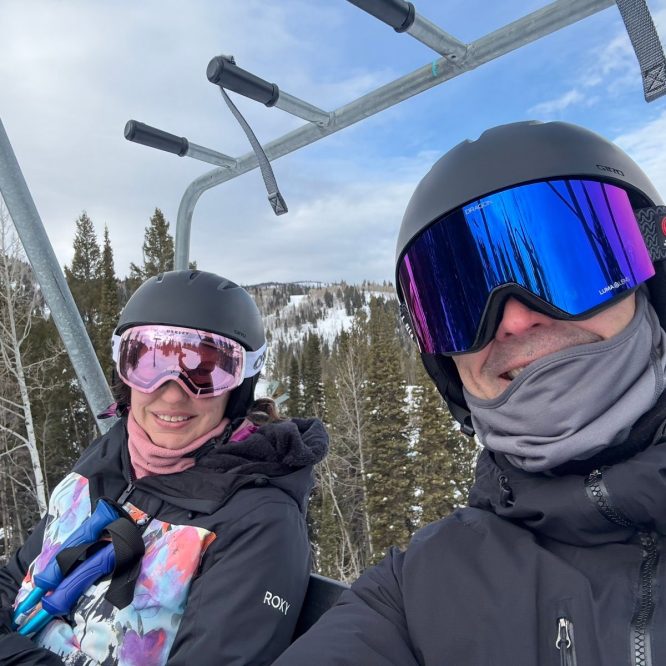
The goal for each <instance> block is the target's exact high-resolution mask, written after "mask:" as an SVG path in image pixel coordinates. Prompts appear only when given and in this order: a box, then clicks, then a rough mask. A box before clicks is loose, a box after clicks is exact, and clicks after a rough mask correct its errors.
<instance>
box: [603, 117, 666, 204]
mask: <svg viewBox="0 0 666 666" xmlns="http://www.w3.org/2000/svg"><path fill="white" fill-rule="evenodd" d="M664 137H666V111H662V113H661V114H660V115H659V116H657V117H656V118H654V119H653V120H651V121H650V122H648V123H647V124H645V125H643V126H642V127H638V128H636V129H633V130H632V131H630V132H627V133H626V134H622V135H620V136H618V137H616V138H615V139H614V140H615V143H617V144H618V145H619V146H620V147H621V148H623V149H624V150H626V151H627V153H628V154H629V155H630V156H631V157H632V158H633V159H634V160H635V161H636V162H637V163H638V165H639V166H640V167H641V168H642V169H643V171H645V173H646V174H647V176H648V177H649V178H650V180H652V183H653V184H654V186H655V187H656V188H657V190H658V192H659V193H660V194H661V196H662V197H663V198H666V151H664Z"/></svg>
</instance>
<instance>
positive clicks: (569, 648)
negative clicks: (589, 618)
mask: <svg viewBox="0 0 666 666" xmlns="http://www.w3.org/2000/svg"><path fill="white" fill-rule="evenodd" d="M573 638H574V637H573V624H572V623H571V620H568V619H567V618H566V617H560V618H558V620H557V638H556V639H555V647H556V648H557V649H558V650H559V651H560V666H576V647H575V646H574V641H573Z"/></svg>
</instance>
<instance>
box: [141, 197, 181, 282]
mask: <svg viewBox="0 0 666 666" xmlns="http://www.w3.org/2000/svg"><path fill="white" fill-rule="evenodd" d="M142 249H143V266H142V267H139V266H137V265H136V264H134V263H132V264H130V277H131V278H132V279H133V280H134V281H135V285H136V286H135V288H136V287H137V286H138V285H139V284H140V283H141V282H143V281H144V280H147V279H148V278H149V277H152V276H153V275H157V274H158V273H162V272H163V271H171V270H173V260H174V242H173V237H172V236H171V234H170V233H169V222H167V220H166V219H165V217H164V214H163V213H162V211H161V210H160V209H159V208H155V212H154V213H153V215H152V217H151V218H150V222H149V223H148V226H147V227H146V231H145V234H144V239H143V248H142Z"/></svg>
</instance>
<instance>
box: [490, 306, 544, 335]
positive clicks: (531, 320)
mask: <svg viewBox="0 0 666 666" xmlns="http://www.w3.org/2000/svg"><path fill="white" fill-rule="evenodd" d="M552 321H553V320H552V319H551V318H550V317H549V316H548V315H545V314H541V313H540V312H535V311H534V310H532V309H530V308H529V307H527V306H526V305H524V304H523V303H521V302H520V301H519V300H517V299H515V298H509V300H508V301H507V302H506V303H505V304H504V313H503V315H502V319H501V321H500V324H499V326H498V327H497V333H495V339H496V340H500V341H505V340H507V339H508V338H510V337H513V336H515V335H523V334H524V333H527V332H528V331H529V330H531V329H533V328H535V327H537V326H548V325H549V324H550V323H551V322H552Z"/></svg>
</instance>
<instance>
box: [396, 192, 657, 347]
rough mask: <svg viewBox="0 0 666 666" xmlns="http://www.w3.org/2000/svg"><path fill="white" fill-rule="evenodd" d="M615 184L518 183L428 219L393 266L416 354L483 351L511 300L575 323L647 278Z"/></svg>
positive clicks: (650, 271)
mask: <svg viewBox="0 0 666 666" xmlns="http://www.w3.org/2000/svg"><path fill="white" fill-rule="evenodd" d="M654 272H655V271H654V266H653V264H652V261H651V259H650V255H649V253H648V250H647V248H646V246H645V242H644V240H643V236H642V234H641V230H640V229H639V226H638V223H637V221H636V215H635V214H634V211H633V209H632V206H631V203H630V201H629V195H628V194H627V192H626V191H625V190H623V189H622V188H620V187H617V186H615V185H611V184H609V183H601V182H597V181H591V180H578V179H558V180H548V181H542V182H536V183H529V184H526V185H519V186H516V187H513V188H510V189H507V190H503V191H501V192H496V193H495V194H491V195H489V196H486V197H483V198H481V199H478V200H476V201H472V202H470V203H468V204H466V205H464V206H462V207H461V208H459V209H457V210H455V211H453V212H451V213H449V214H447V215H445V216H444V217H442V218H440V219H439V220H437V221H435V222H434V223H433V224H431V225H430V226H429V227H428V228H427V229H425V230H424V231H423V232H422V233H421V234H420V235H419V236H417V237H416V239H415V240H414V241H413V242H412V243H411V244H410V245H409V246H408V248H407V249H406V251H405V252H404V254H403V255H402V257H401V259H400V261H399V263H398V285H399V291H400V296H401V301H402V302H403V303H404V305H403V306H402V309H403V313H404V310H405V309H406V310H407V311H408V314H409V320H410V322H409V323H410V324H411V328H412V332H413V334H414V337H415V338H416V340H417V342H418V344H419V347H420V350H421V352H425V353H432V354H456V353H463V352H472V351H477V350H479V349H481V348H483V347H484V346H485V345H486V344H488V342H490V340H491V339H492V337H493V336H494V334H495V331H496V329H497V325H498V324H499V321H500V320H501V314H502V309H503V304H504V302H505V301H506V299H507V298H508V297H509V296H512V295H513V296H515V297H517V298H520V299H521V300H522V301H524V302H526V303H527V304H528V305H530V307H532V308H534V309H537V310H540V311H542V312H544V313H546V314H548V315H550V316H553V317H555V318H559V319H574V318H580V319H584V318H586V317H589V316H591V315H592V314H594V313H595V312H597V311H599V310H601V309H603V308H604V307H607V306H608V305H610V304H611V303H612V302H615V301H616V300H618V298H619V297H620V296H625V295H627V294H628V293H629V292H631V291H632V290H634V289H635V288H636V287H637V286H638V285H639V284H641V283H642V282H644V281H645V280H647V279H648V278H650V277H652V276H653V275H654Z"/></svg>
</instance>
